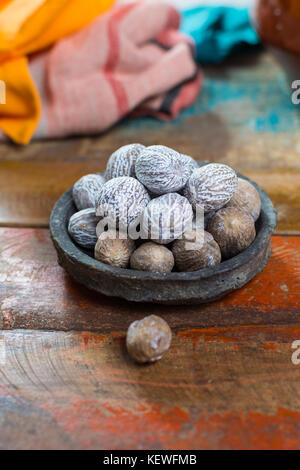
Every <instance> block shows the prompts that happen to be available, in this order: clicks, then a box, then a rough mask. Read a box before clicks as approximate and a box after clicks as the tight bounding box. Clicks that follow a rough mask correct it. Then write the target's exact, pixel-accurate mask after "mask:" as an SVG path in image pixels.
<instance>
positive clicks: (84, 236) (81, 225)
mask: <svg viewBox="0 0 300 470" xmlns="http://www.w3.org/2000/svg"><path fill="white" fill-rule="evenodd" d="M98 222H99V217H96V214H95V209H91V208H89V209H83V210H82V211H79V212H75V214H73V215H72V216H71V217H70V220H69V225H68V232H69V235H70V237H71V238H72V239H73V240H74V241H75V242H76V243H77V244H78V245H80V246H82V247H83V248H94V246H95V244H96V242H97V235H96V226H97V224H98Z"/></svg>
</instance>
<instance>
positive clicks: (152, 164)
mask: <svg viewBox="0 0 300 470" xmlns="http://www.w3.org/2000/svg"><path fill="white" fill-rule="evenodd" d="M189 164H190V163H188V161H187V159H186V158H185V157H182V156H181V154H180V153H178V152H176V151H175V150H173V149H170V148H169V147H165V146H163V145H152V146H150V147H147V148H145V149H144V150H143V151H142V152H141V154H140V156H139V157H138V158H137V160H136V164H135V172H136V177H137V179H138V180H139V181H140V182H141V183H143V184H144V185H145V186H146V188H147V189H148V190H149V191H150V192H151V193H153V194H156V195H161V194H166V193H173V192H176V191H179V190H180V189H182V188H183V187H184V186H185V184H186V182H187V180H188V178H189V176H190V167H189Z"/></svg>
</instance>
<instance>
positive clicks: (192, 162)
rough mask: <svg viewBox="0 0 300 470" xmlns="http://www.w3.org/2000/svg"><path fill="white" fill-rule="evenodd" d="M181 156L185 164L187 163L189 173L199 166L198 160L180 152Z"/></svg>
mask: <svg viewBox="0 0 300 470" xmlns="http://www.w3.org/2000/svg"><path fill="white" fill-rule="evenodd" d="M181 158H182V159H183V160H184V162H185V164H186V165H187V168H188V171H189V175H190V176H191V174H192V173H193V171H194V170H196V169H197V168H199V165H198V162H197V161H196V160H194V159H193V157H190V156H189V155H185V154H184V153H182V154H181Z"/></svg>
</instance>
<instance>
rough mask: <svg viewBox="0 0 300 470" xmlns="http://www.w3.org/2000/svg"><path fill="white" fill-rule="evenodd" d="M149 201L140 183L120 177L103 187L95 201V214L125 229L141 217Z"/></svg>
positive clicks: (126, 177)
mask: <svg viewBox="0 0 300 470" xmlns="http://www.w3.org/2000/svg"><path fill="white" fill-rule="evenodd" d="M149 201H150V196H149V194H148V192H147V190H146V189H145V187H144V186H143V185H142V183H140V182H139V181H137V180H136V179H134V178H131V177H130V176H120V177H118V178H113V179H111V180H109V181H107V182H106V183H105V185H104V186H103V188H102V191H101V193H100V196H99V198H98V199H97V201H96V214H97V215H98V216H102V217H108V218H110V219H111V220H112V221H115V222H116V224H117V225H118V226H119V225H121V226H122V227H123V228H126V227H128V226H129V224H131V223H132V222H134V221H135V220H136V219H138V218H139V217H140V216H141V215H142V213H143V211H144V209H145V207H146V206H147V204H148V203H149Z"/></svg>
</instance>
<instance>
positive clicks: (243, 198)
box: [226, 178, 261, 221]
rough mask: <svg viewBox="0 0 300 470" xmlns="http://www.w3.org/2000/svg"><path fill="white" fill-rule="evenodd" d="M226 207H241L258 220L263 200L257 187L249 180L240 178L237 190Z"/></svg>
mask: <svg viewBox="0 0 300 470" xmlns="http://www.w3.org/2000/svg"><path fill="white" fill-rule="evenodd" d="M226 207H235V208H236V209H241V210H243V211H245V212H247V213H248V214H250V215H251V216H252V217H253V219H254V221H256V220H257V219H258V217H259V214H260V210H261V200H260V196H259V194H258V191H257V189H256V188H255V187H254V186H253V184H251V183H249V182H248V181H247V180H244V179H242V178H238V186H237V190H236V192H235V193H234V195H233V196H232V198H231V199H230V201H229V202H228V204H226Z"/></svg>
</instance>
